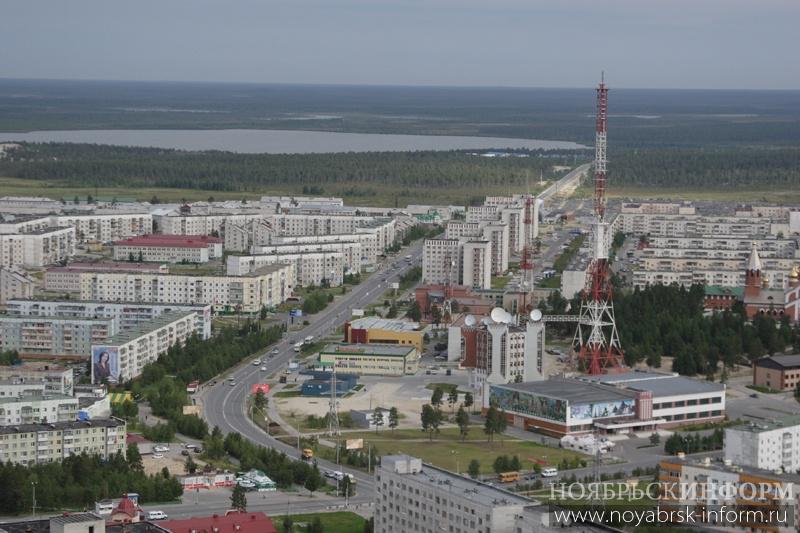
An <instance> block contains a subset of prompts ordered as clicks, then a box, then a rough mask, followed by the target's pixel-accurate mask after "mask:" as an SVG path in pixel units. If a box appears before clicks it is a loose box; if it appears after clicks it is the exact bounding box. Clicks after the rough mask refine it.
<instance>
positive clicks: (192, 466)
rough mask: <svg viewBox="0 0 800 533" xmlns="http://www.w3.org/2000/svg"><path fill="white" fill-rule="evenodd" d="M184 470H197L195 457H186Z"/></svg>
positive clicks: (190, 472)
mask: <svg viewBox="0 0 800 533" xmlns="http://www.w3.org/2000/svg"><path fill="white" fill-rule="evenodd" d="M183 470H184V471H185V472H186V473H187V474H194V473H195V472H197V463H195V462H194V459H192V456H191V455H190V456H188V457H187V458H186V461H184V463H183ZM242 490H244V489H242Z"/></svg>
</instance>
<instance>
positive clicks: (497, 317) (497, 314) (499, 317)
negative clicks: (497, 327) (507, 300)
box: [489, 307, 506, 324]
mask: <svg viewBox="0 0 800 533" xmlns="http://www.w3.org/2000/svg"><path fill="white" fill-rule="evenodd" d="M489 316H490V317H492V320H494V321H495V322H497V323H498V324H502V323H503V322H504V321H505V318H506V311H505V309H503V308H502V307H495V308H494V309H492V312H491V313H489Z"/></svg>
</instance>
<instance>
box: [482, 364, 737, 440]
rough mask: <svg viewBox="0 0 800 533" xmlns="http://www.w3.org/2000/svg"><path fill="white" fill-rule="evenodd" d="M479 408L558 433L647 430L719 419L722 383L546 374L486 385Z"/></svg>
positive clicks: (649, 374)
mask: <svg viewBox="0 0 800 533" xmlns="http://www.w3.org/2000/svg"><path fill="white" fill-rule="evenodd" d="M483 406H484V409H488V408H489V406H495V407H497V408H498V409H501V410H503V411H505V412H506V415H507V416H508V421H509V424H512V425H514V426H515V427H520V428H525V429H529V430H535V431H540V432H542V433H545V434H549V435H553V436H558V437H563V436H566V435H571V434H581V433H591V432H595V431H597V432H601V433H629V432H637V431H653V430H655V429H657V428H668V427H676V426H680V425H683V424H695V423H702V422H718V421H721V420H723V418H724V416H725V385H724V384H720V383H711V382H706V381H697V380H693V379H690V378H686V377H684V376H678V375H677V374H659V373H652V372H635V371H634V372H627V373H621V374H601V375H594V376H584V377H581V378H578V379H574V378H551V379H548V380H546V381H534V382H528V383H509V384H497V385H494V384H492V385H490V386H489V388H488V394H486V395H485V396H484V404H483Z"/></svg>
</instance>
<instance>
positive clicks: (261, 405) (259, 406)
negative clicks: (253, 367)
mask: <svg viewBox="0 0 800 533" xmlns="http://www.w3.org/2000/svg"><path fill="white" fill-rule="evenodd" d="M268 404H269V398H267V395H266V394H264V391H263V390H261V389H258V391H257V392H256V395H255V396H254V397H253V407H255V408H256V410H258V411H263V410H264V409H266V408H267V405H268Z"/></svg>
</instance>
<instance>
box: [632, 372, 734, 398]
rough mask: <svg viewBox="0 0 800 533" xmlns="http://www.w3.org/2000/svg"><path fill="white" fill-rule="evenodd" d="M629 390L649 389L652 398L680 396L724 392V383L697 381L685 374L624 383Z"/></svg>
mask: <svg viewBox="0 0 800 533" xmlns="http://www.w3.org/2000/svg"><path fill="white" fill-rule="evenodd" d="M625 387H626V388H628V389H629V390H639V391H650V392H652V393H653V398H661V397H665V396H681V395H684V394H702V393H709V392H723V393H724V392H725V384H724V383H713V382H711V381H699V380H696V379H691V378H687V377H685V376H675V377H672V378H667V379H650V380H644V381H636V382H633V383H628V384H626V385H625Z"/></svg>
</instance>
